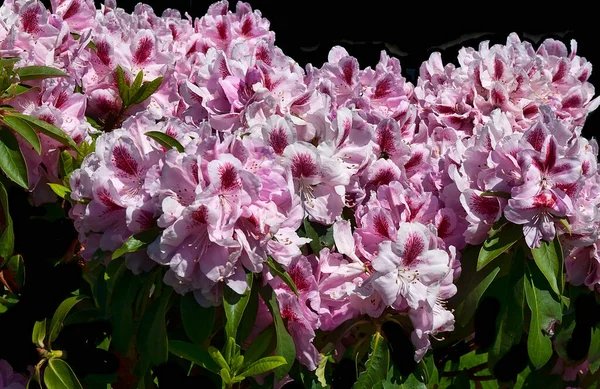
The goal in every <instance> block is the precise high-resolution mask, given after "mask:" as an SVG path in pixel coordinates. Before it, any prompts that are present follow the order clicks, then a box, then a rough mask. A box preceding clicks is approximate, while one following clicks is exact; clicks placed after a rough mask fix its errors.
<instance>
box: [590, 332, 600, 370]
mask: <svg viewBox="0 0 600 389" xmlns="http://www.w3.org/2000/svg"><path fill="white" fill-rule="evenodd" d="M588 362H589V364H590V372H591V373H592V374H594V373H596V371H598V368H600V323H597V324H596V325H595V326H594V327H593V328H592V341H591V342H590V348H589V351H588Z"/></svg>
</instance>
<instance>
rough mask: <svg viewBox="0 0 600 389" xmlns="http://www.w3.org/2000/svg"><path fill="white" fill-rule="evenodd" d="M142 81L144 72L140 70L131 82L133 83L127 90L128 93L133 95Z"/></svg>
mask: <svg viewBox="0 0 600 389" xmlns="http://www.w3.org/2000/svg"><path fill="white" fill-rule="evenodd" d="M142 81H144V71H143V70H140V71H139V72H138V74H137V76H135V80H133V83H132V84H131V88H130V89H129V93H130V94H133V95H135V93H136V92H137V91H138V90H139V89H140V87H141V86H142Z"/></svg>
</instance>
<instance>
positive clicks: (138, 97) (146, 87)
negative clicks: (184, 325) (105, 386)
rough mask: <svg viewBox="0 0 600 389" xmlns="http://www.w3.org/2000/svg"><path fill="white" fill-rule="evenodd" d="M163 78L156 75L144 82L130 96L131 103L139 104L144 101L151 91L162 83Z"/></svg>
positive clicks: (154, 90)
mask: <svg viewBox="0 0 600 389" xmlns="http://www.w3.org/2000/svg"><path fill="white" fill-rule="evenodd" d="M162 81H163V78H162V77H158V78H156V79H154V80H152V81H150V82H145V83H144V84H143V85H142V86H141V87H140V89H139V90H138V91H137V92H136V93H135V94H134V95H133V96H132V97H131V101H130V103H131V105H134V104H140V103H142V102H144V100H146V99H147V98H148V97H150V96H151V95H152V93H154V92H156V90H157V89H158V88H160V85H161V84H162Z"/></svg>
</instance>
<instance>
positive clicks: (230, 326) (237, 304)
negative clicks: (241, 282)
mask: <svg viewBox="0 0 600 389" xmlns="http://www.w3.org/2000/svg"><path fill="white" fill-rule="evenodd" d="M246 278H247V280H248V286H249V287H250V288H252V280H253V275H252V273H249V274H247V275H246ZM250 294H251V289H249V290H247V291H246V293H244V294H243V295H241V296H240V295H239V294H237V293H236V292H234V291H233V290H232V289H231V288H225V292H224V293H223V309H224V311H225V317H226V318H227V321H226V323H225V333H226V334H227V336H228V337H230V338H233V339H235V338H236V335H237V329H238V327H239V325H240V322H241V321H242V317H243V315H244V310H245V309H246V305H248V301H249V300H250Z"/></svg>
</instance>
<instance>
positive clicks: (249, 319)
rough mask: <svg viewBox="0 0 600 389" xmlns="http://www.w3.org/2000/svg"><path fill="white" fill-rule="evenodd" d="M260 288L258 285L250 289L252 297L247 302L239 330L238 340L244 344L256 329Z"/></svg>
mask: <svg viewBox="0 0 600 389" xmlns="http://www.w3.org/2000/svg"><path fill="white" fill-rule="evenodd" d="M259 289H260V288H259V287H258V286H256V287H254V288H252V289H251V290H250V298H249V299H248V304H246V309H245V310H244V316H242V321H240V325H239V327H238V331H237V336H236V340H237V342H238V343H239V344H243V343H244V341H245V340H246V339H248V336H250V334H251V333H252V330H253V329H254V323H255V322H256V315H257V314H258V290H259Z"/></svg>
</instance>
